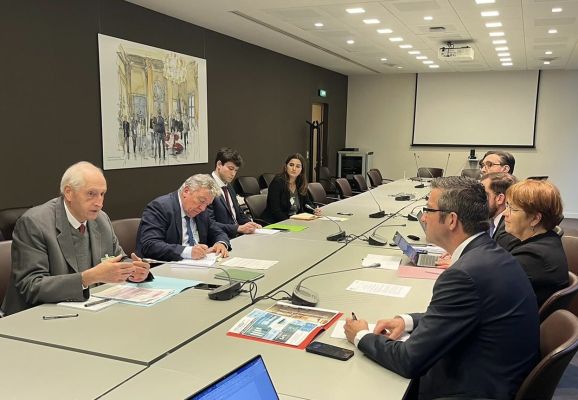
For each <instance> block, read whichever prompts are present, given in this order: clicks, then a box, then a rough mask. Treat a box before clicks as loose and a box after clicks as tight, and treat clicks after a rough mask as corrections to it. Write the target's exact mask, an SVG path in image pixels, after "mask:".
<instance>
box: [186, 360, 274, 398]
mask: <svg viewBox="0 0 578 400" xmlns="http://www.w3.org/2000/svg"><path fill="white" fill-rule="evenodd" d="M217 399H228V400H278V399H279V396H277V392H276V391H275V387H274V386H273V382H272V381H271V377H270V376H269V372H268V371H267V367H266V366H265V363H264V362H263V358H262V357H261V356H260V355H257V356H255V357H253V358H252V359H250V360H249V361H247V362H245V363H244V364H243V365H240V366H239V367H237V368H235V369H234V370H232V371H231V372H229V373H227V374H226V375H224V376H222V377H221V378H219V379H217V380H216V381H215V382H213V383H211V384H209V385H207V386H205V387H204V388H203V389H201V390H199V391H198V392H197V393H195V394H193V395H191V396H190V397H187V400H217Z"/></svg>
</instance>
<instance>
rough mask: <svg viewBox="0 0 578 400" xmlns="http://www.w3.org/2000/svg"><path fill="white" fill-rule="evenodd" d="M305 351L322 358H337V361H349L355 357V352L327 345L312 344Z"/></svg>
mask: <svg viewBox="0 0 578 400" xmlns="http://www.w3.org/2000/svg"><path fill="white" fill-rule="evenodd" d="M305 351H307V352H309V353H313V354H319V355H320V356H325V357H330V358H335V359H336V360H341V361H347V360H349V359H350V358H351V357H353V350H348V349H344V348H342V347H337V346H333V345H330V344H327V343H321V342H312V343H310V344H309V346H307V347H306V348H305Z"/></svg>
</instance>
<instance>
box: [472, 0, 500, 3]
mask: <svg viewBox="0 0 578 400" xmlns="http://www.w3.org/2000/svg"><path fill="white" fill-rule="evenodd" d="M495 2H496V0H476V4H493V3H495Z"/></svg>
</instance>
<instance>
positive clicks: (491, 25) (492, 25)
mask: <svg viewBox="0 0 578 400" xmlns="http://www.w3.org/2000/svg"><path fill="white" fill-rule="evenodd" d="M501 27H502V23H501V22H488V23H486V28H501Z"/></svg>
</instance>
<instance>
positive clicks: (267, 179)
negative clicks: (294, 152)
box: [259, 172, 275, 189]
mask: <svg viewBox="0 0 578 400" xmlns="http://www.w3.org/2000/svg"><path fill="white" fill-rule="evenodd" d="M274 178H275V174H272V173H270V172H265V173H263V174H261V176H259V186H260V187H261V189H266V188H268V187H269V185H270V184H271V181H272V180H273V179H274Z"/></svg>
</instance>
